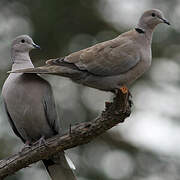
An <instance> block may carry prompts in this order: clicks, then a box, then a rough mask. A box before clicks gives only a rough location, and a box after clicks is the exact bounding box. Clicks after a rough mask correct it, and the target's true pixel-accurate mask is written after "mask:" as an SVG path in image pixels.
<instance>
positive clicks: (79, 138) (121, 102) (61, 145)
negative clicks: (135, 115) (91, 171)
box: [0, 92, 131, 179]
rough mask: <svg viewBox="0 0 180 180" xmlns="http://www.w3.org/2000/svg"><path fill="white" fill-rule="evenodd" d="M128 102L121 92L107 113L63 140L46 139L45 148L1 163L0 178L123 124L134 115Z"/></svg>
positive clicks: (77, 128) (39, 148)
mask: <svg viewBox="0 0 180 180" xmlns="http://www.w3.org/2000/svg"><path fill="white" fill-rule="evenodd" d="M125 99H126V95H123V94H122V93H121V92H118V94H117V95H116V96H115V98H114V99H113V102H111V103H109V102H106V105H105V110H104V111H103V112H102V113H101V115H100V116H99V117H97V118H96V119H95V120H93V121H91V122H84V123H80V124H78V125H75V126H73V127H71V128H70V129H69V132H67V133H66V134H64V135H63V136H61V137H60V136H54V137H52V138H50V139H47V141H46V145H41V146H39V144H38V143H35V144H34V145H33V146H32V147H31V148H29V149H25V150H23V151H22V152H21V153H17V154H15V155H13V156H11V157H9V158H6V159H3V160H1V161H0V179H3V178H5V177H7V176H9V175H12V174H14V173H15V172H17V171H18V170H20V169H22V168H25V167H27V166H29V165H30V164H32V163H35V162H37V161H39V160H42V159H48V157H50V156H51V155H53V154H55V153H56V152H58V151H61V150H66V149H70V148H72V147H75V146H79V145H81V144H85V143H88V142H90V141H91V140H93V139H94V138H96V137H97V136H99V135H101V134H102V133H104V132H106V131H107V130H108V129H110V128H112V127H113V126H116V125H117V124H118V123H122V122H124V120H125V119H126V118H127V117H129V116H130V113H131V110H130V106H131V103H130V101H129V100H128V102H127V103H125Z"/></svg>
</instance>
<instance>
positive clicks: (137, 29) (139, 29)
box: [135, 28, 145, 34]
mask: <svg viewBox="0 0 180 180" xmlns="http://www.w3.org/2000/svg"><path fill="white" fill-rule="evenodd" d="M135 30H136V31H137V32H138V33H139V34H144V33H145V31H144V30H143V29H141V28H135Z"/></svg>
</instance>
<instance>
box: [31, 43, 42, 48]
mask: <svg viewBox="0 0 180 180" xmlns="http://www.w3.org/2000/svg"><path fill="white" fill-rule="evenodd" d="M32 45H33V47H34V48H35V49H41V47H40V46H39V45H37V44H35V43H33V44H32Z"/></svg>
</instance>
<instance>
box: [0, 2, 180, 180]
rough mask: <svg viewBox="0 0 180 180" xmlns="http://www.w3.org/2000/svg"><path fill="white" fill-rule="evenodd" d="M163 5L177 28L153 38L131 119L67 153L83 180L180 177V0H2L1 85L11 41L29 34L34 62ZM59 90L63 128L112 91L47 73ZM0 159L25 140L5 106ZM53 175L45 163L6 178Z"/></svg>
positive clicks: (104, 36) (94, 109)
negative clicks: (34, 48)
mask: <svg viewBox="0 0 180 180" xmlns="http://www.w3.org/2000/svg"><path fill="white" fill-rule="evenodd" d="M150 8H158V9H160V10H162V11H163V12H164V14H165V17H166V18H167V19H168V20H169V21H170V22H171V24H172V26H171V27H168V26H166V25H165V24H161V25H159V26H158V27H157V28H156V30H155V33H154V37H153V44H152V49H153V62H152V67H151V69H150V70H149V71H148V72H147V73H146V74H145V75H144V76H143V77H142V78H141V79H139V80H138V81H137V82H136V83H134V85H133V86H132V87H131V92H132V95H133V101H134V107H133V109H132V111H133V112H132V114H131V117H130V118H128V119H126V121H125V122H124V123H123V124H119V125H118V126H116V127H114V128H112V129H111V130H109V131H108V132H107V133H105V134H104V135H102V136H100V137H98V138H97V139H96V140H94V141H93V142H91V143H89V144H87V145H83V146H79V147H76V148H73V149H71V150H68V152H67V153H68V155H69V156H70V158H71V159H72V161H73V162H74V164H75V165H76V168H77V170H76V172H75V173H76V175H77V177H78V180H179V179H180V145H179V142H180V20H179V19H180V1H178V0H171V1H169V0H148V1H146V0H128V1H127V0H53V1H50V0H36V1H29V0H1V1H0V75H1V76H0V87H2V85H3V83H4V81H5V79H6V78H7V74H6V72H7V71H8V70H10V68H11V60H10V44H11V41H12V39H13V38H15V37H16V36H17V35H21V34H29V35H30V36H32V37H33V39H34V41H35V42H36V43H37V44H39V45H40V46H41V47H42V50H41V51H33V52H32V53H31V57H32V59H33V63H34V64H35V66H39V65H43V64H44V62H45V60H47V59H49V58H56V57H61V56H65V55H67V54H69V53H71V52H74V51H77V50H80V49H83V48H86V47H89V46H91V45H94V44H96V43H98V42H102V41H105V40H109V39H112V38H114V37H116V36H118V35H119V34H120V33H122V32H124V31H127V30H128V29H130V28H134V27H135V26H136V23H137V21H138V18H139V17H140V15H141V14H142V13H143V12H144V11H145V10H147V9H150ZM43 77H44V78H46V79H48V80H49V82H50V83H51V84H52V86H53V89H54V94H55V97H56V102H57V108H58V112H59V117H60V119H61V121H62V122H63V127H64V128H65V129H67V127H68V125H69V124H70V123H71V124H76V123H79V122H84V121H90V120H92V119H93V118H95V117H96V116H97V115H98V114H99V113H100V112H101V111H102V110H103V108H104V102H105V101H107V100H110V99H112V94H110V93H107V92H101V91H98V90H95V89H91V88H87V87H83V86H80V85H77V84H74V83H72V82H71V81H70V80H68V79H65V78H60V77H57V76H43ZM0 111H1V112H0V158H5V157H7V156H10V155H11V154H13V153H15V152H17V151H19V150H20V149H21V147H22V143H21V141H20V140H19V139H18V138H17V137H16V136H15V135H14V133H13V132H12V130H11V128H10V126H9V124H8V122H7V118H6V116H5V115H4V113H3V111H2V108H1V109H0ZM31 179H38V180H48V179H49V177H48V175H47V173H46V171H44V169H43V165H42V164H41V163H40V162H39V163H36V164H33V165H31V167H30V168H26V169H23V170H21V171H19V172H18V173H16V174H15V175H13V176H11V177H8V178H7V180H31Z"/></svg>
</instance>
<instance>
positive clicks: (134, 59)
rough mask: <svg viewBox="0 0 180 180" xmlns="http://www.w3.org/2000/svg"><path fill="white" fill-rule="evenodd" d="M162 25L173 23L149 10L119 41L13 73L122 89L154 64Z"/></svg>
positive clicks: (159, 12)
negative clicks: (154, 44) (155, 38)
mask: <svg viewBox="0 0 180 180" xmlns="http://www.w3.org/2000/svg"><path fill="white" fill-rule="evenodd" d="M160 23H166V24H168V25H170V23H169V22H168V21H167V20H166V19H165V18H164V16H163V13H162V12H161V11H160V10H157V9H152V10H148V11H145V12H144V13H143V14H142V16H141V17H140V19H139V22H138V25H137V27H136V28H135V29H133V30H131V31H128V32H126V33H123V34H121V35H120V36H118V37H117V38H115V39H112V40H109V41H106V42H102V43H99V44H96V45H94V46H92V47H89V48H87V49H83V50H81V51H78V52H75V53H72V54H70V55H68V56H66V57H64V58H60V59H51V60H49V61H47V62H46V64H47V65H46V66H42V67H38V68H30V69H23V70H19V71H13V72H24V73H39V74H40V73H47V74H54V75H59V76H65V77H69V78H71V79H72V80H73V81H75V82H77V83H80V84H83V85H86V86H89V87H93V88H97V89H100V90H104V91H114V90H116V89H121V90H122V91H123V92H124V93H127V92H128V89H127V87H126V86H129V85H130V84H131V83H132V82H133V81H135V80H136V79H137V78H139V77H140V76H141V75H142V74H143V73H144V72H146V71H147V70H148V69H149V67H150V65H151V59H152V57H151V56H152V55H151V41H152V34H153V30H154V28H155V27H156V25H158V24H160Z"/></svg>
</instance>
